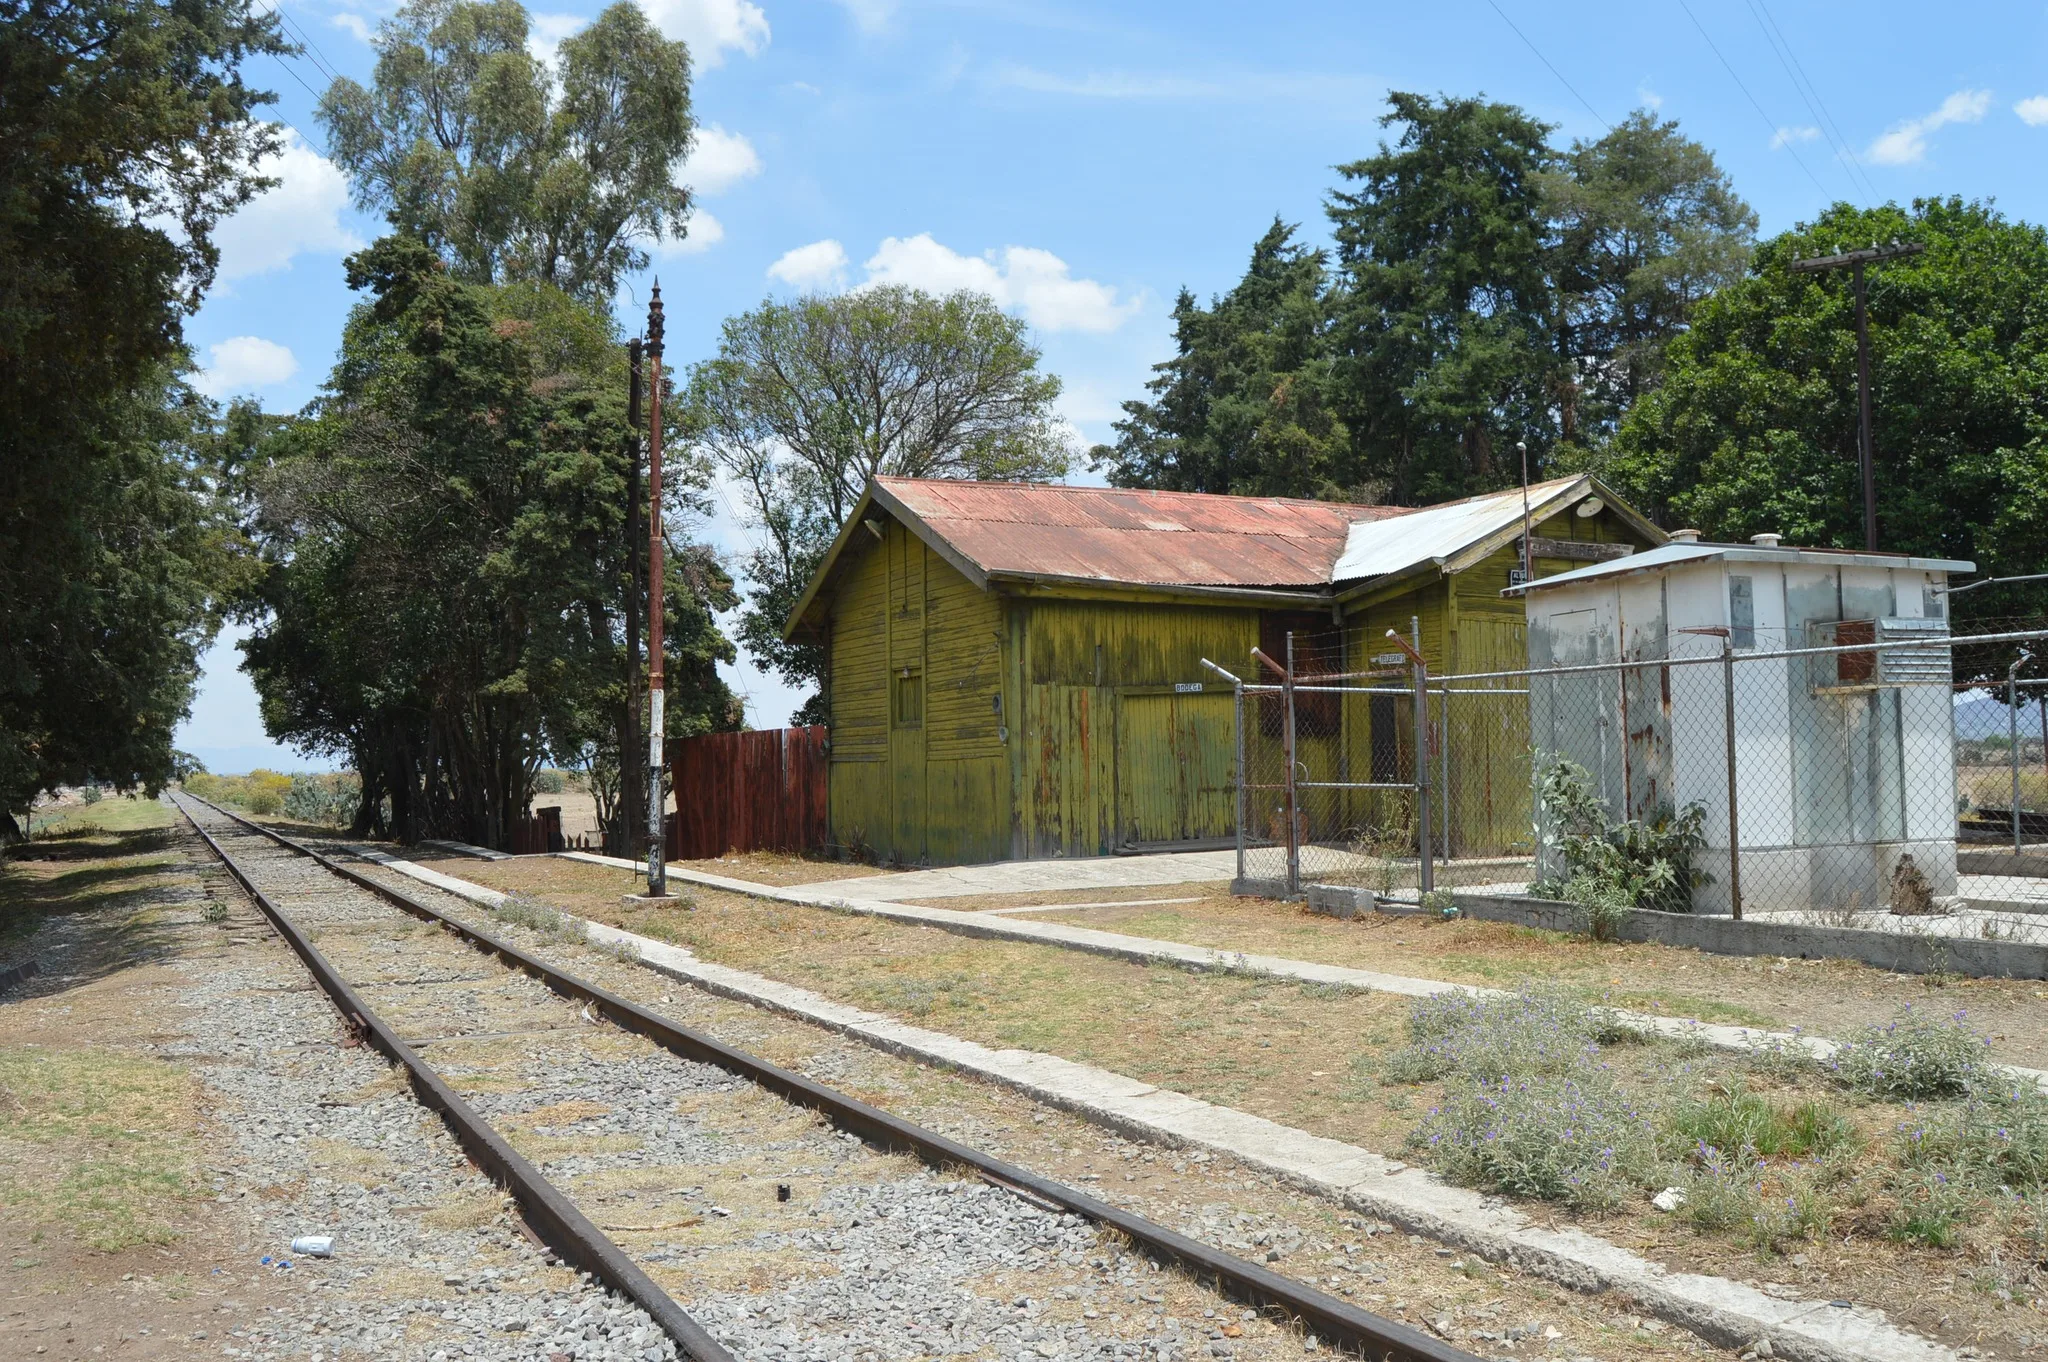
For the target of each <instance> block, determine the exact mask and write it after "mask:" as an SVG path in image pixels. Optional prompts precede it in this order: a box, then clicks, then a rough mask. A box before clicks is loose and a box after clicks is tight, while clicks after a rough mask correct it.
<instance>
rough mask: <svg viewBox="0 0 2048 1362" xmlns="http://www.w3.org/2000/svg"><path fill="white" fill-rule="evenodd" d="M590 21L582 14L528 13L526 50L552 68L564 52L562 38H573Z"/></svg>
mask: <svg viewBox="0 0 2048 1362" xmlns="http://www.w3.org/2000/svg"><path fill="white" fill-rule="evenodd" d="M589 22H590V21H589V20H588V19H586V18H584V17H583V16H582V15H580V14H531V15H528V16H527V26H526V50H527V52H528V53H529V54H531V56H532V57H533V59H534V60H535V61H537V62H539V63H540V64H541V65H542V66H546V67H549V68H552V67H553V66H554V64H555V59H556V58H557V57H559V56H560V55H561V53H562V39H564V38H573V37H574V36H576V34H577V33H578V32H579V31H580V30H581V29H582V28H583V26H584V25H585V24H587V23H589Z"/></svg>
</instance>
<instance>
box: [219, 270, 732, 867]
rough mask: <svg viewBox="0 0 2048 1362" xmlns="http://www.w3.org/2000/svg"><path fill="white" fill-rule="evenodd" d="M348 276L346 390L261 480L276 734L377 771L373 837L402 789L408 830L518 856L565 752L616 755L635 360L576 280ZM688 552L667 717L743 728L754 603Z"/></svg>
mask: <svg viewBox="0 0 2048 1362" xmlns="http://www.w3.org/2000/svg"><path fill="white" fill-rule="evenodd" d="M349 279H350V283H351V285H352V286H354V287H356V288H358V289H361V290H363V291H365V292H366V293H367V294H368V295H369V297H368V299H367V300H366V301H365V302H363V303H361V304H359V305H358V306H357V308H356V309H355V311H354V312H353V313H352V315H351V317H350V319H349V323H348V326H347V329H346V331H345V333H344V336H343V343H342V353H341V357H340V360H339V361H338V363H337V364H336V366H335V370H334V373H333V376H332V377H331V378H330V380H329V383H328V385H327V390H326V392H325V394H324V395H323V396H322V398H321V399H320V400H319V401H318V402H317V403H315V405H314V407H313V408H312V409H311V410H310V412H309V414H308V416H307V417H306V418H305V419H304V420H301V421H298V422H295V423H293V424H292V425H290V426H289V427H287V428H286V429H284V430H282V431H280V432H278V433H277V434H276V435H275V436H274V437H273V438H272V439H271V440H270V441H269V442H268V444H267V446H266V447H265V451H264V452H265V455H266V457H265V459H264V460H263V468H262V471H261V472H259V473H256V474H254V475H253V477H252V479H251V492H252V496H253V499H254V508H253V509H254V520H255V523H256V525H257V526H258V529H259V531H260V533H261V534H262V537H263V540H264V544H265V551H266V559H267V561H268V562H269V564H270V570H269V572H268V573H267V575H266V577H265V579H264V581H263V582H262V584H261V586H260V588H259V590H258V592H257V593H256V595H255V597H254V598H253V600H252V602H251V606H252V611H253V612H255V613H258V614H260V616H261V617H262V623H261V624H260V625H259V627H258V628H257V629H256V631H255V632H254V634H253V636H252V637H251V639H250V640H249V641H248V643H247V644H246V645H245V648H246V652H247V669H248V670H249V672H250V673H251V675H252V676H253V678H254V679H255V682H256V685H257V689H258V693H259V695H260V696H261V697H262V700H263V705H264V717H265V723H266V726H267V727H268V728H269V729H270V731H271V733H272V734H273V735H274V736H276V737H279V738H283V739H287V740H289V741H292V742H294V743H296V744H298V745H300V746H303V747H309V748H314V749H319V750H327V751H334V752H346V753H347V754H348V755H349V756H350V757H351V758H352V759H353V760H354V763H355V765H356V768H357V770H358V771H359V772H360V773H361V775H362V777H363V807H362V810H361V812H360V813H359V816H358V819H357V823H358V826H359V827H361V828H363V829H364V830H373V829H377V828H378V827H379V825H380V823H381V822H382V821H383V809H384V803H385V801H387V800H388V801H389V806H390V817H389V830H390V831H392V832H395V833H396V834H397V835H399V836H400V837H401V838H404V839H407V840H410V839H413V838H417V837H419V836H423V835H434V834H436V833H439V834H443V835H452V836H457V837H462V838H464V839H467V840H471V841H477V842H481V843H484V844H485V845H493V846H503V845H506V844H507V842H508V840H509V837H510V831H511V826H512V820H513V819H514V818H516V817H517V816H518V815H520V814H521V813H522V812H524V810H525V809H526V808H527V806H528V804H529V802H530V798H531V792H532V781H533V777H534V774H535V772H537V771H538V770H539V769H540V767H541V766H542V765H543V764H544V763H545V762H548V761H549V760H550V759H552V760H553V761H554V762H556V763H567V762H571V761H574V762H578V763H579V764H585V765H588V764H589V763H590V762H591V761H592V760H593V759H594V758H593V754H594V752H596V751H597V750H598V749H602V748H603V747H604V745H605V744H607V743H610V744H612V745H613V751H612V753H611V755H610V760H611V761H613V762H614V763H615V762H616V759H617V758H616V740H615V734H616V729H615V727H614V725H615V723H616V719H617V715H618V711H619V706H620V704H621V703H622V700H623V689H622V687H623V680H624V657H623V650H622V647H621V640H620V635H621V618H622V611H623V606H624V601H625V593H626V591H627V590H628V589H629V587H628V583H629V581H630V572H631V568H630V562H629V560H628V558H627V549H626V545H625V543H624V538H625V536H624V533H623V526H624V516H625V479H626V470H627V463H626V459H627V455H626V453H625V441H624V438H623V437H624V434H625V425H624V390H625V367H624V357H623V352H622V350H621V347H620V346H619V345H618V343H617V339H616V337H615V336H613V335H612V329H611V323H610V322H609V320H608V318H607V317H605V316H604V315H603V314H601V313H599V312H597V311H595V310H594V309H592V308H590V307H588V306H586V305H583V304H581V303H578V302H577V301H576V300H574V299H572V298H570V297H568V296H567V295H566V294H563V293H562V292H561V291H559V290H557V289H554V288H552V287H550V286H547V285H544V284H515V285H509V286H502V287H496V288H493V287H488V286H483V285H475V284H468V283H465V282H463V281H461V280H458V279H456V278H453V277H452V276H451V274H450V272H449V271H448V270H447V269H446V268H445V266H444V265H443V263H442V262H441V261H440V259H439V258H438V257H437V256H436V255H435V254H434V253H433V252H432V251H431V250H429V249H428V248H427V247H426V246H425V245H423V244H421V243H419V242H415V241H412V240H409V239H406V238H387V239H385V240H384V241H381V242H379V243H377V244H376V245H375V246H373V247H371V248H370V249H369V250H366V251H364V252H362V253H360V254H359V255H356V256H354V257H352V258H351V259H350V261H349ZM678 474H679V476H678V488H677V491H678V496H677V501H676V507H677V508H678V509H681V508H682V507H683V506H684V504H685V502H686V500H687V498H688V497H689V495H690V494H691V492H692V490H693V480H692V478H691V476H690V469H689V467H688V465H683V466H682V467H680V468H679V469H678ZM695 487H696V488H697V489H699V490H701V479H697V480H695ZM670 528H671V530H672V531H673V528H674V526H673V523H671V527H670ZM673 553H674V566H673V568H672V569H671V571H670V572H669V574H668V581H667V583H666V591H667V595H666V601H667V603H668V610H669V618H670V627H669V633H668V650H667V653H666V659H667V670H668V676H669V695H670V697H671V700H670V705H669V710H668V720H667V723H668V732H669V734H670V735H672V736H686V735H688V734H691V733H695V732H704V731H708V730H710V729H714V728H728V727H731V726H733V725H734V724H735V723H737V721H738V712H737V706H736V704H735V702H734V699H733V697H732V695H731V693H730V692H729V691H728V690H727V689H726V687H725V686H724V684H723V682H721V681H720V680H719V678H718V675H717V670H716V666H717V663H718V662H720V661H723V660H729V659H730V658H731V656H732V649H731V645H730V644H728V643H727V642H726V641H725V639H724V638H723V637H722V636H721V635H720V634H719V633H718V630H717V627H716V624H715V622H714V619H713V612H714V611H716V610H720V609H726V608H730V607H731V606H732V605H734V604H736V603H737V601H736V597H735V596H734V594H733V590H732V584H731V581H730V579H729V578H728V577H726V576H725V575H724V574H723V572H721V571H720V570H719V569H718V567H717V565H716V563H715V562H714V561H713V560H712V559H711V557H710V555H709V554H708V553H707V552H706V551H704V550H703V549H701V548H698V547H695V546H691V545H689V544H686V543H681V542H676V543H675V544H674V549H673Z"/></svg>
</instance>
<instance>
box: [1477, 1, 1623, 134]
mask: <svg viewBox="0 0 2048 1362" xmlns="http://www.w3.org/2000/svg"><path fill="white" fill-rule="evenodd" d="M1486 3H1487V4H1488V5H1491V6H1492V7H1493V12H1494V13H1495V14H1498V15H1499V16H1500V21H1501V22H1502V23H1504V24H1506V25H1507V26H1508V27H1509V28H1510V29H1513V30H1514V34H1515V36H1516V37H1517V38H1520V39H1521V40H1522V45H1523V46H1524V47H1527V48H1528V49H1529V50H1530V51H1531V52H1534V53H1535V54H1536V60H1537V61H1540V62H1542V63H1543V65H1544V67H1545V68H1546V69H1548V70H1549V72H1550V74H1551V75H1553V76H1556V77H1557V83H1558V84H1559V85H1562V86H1564V88H1565V89H1567V90H1570V91H1571V92H1572V98H1573V99H1576V100H1577V101H1579V103H1580V104H1581V105H1583V106H1584V107H1585V110H1586V112H1587V113H1589V114H1591V115H1593V121H1594V122H1596V123H1598V124H1599V125H1600V126H1601V127H1603V128H1605V129H1607V131H1609V132H1613V131H1614V125H1613V124H1612V123H1610V122H1608V121H1607V120H1606V119H1604V118H1602V117H1601V116H1600V111H1599V110H1598V109H1596V108H1594V107H1593V105H1592V104H1591V102H1589V101H1588V100H1587V98H1586V97H1585V96H1584V95H1582V94H1580V93H1579V90H1578V87H1577V86H1575V85H1573V84H1572V83H1571V82H1570V81H1568V80H1566V79H1565V78H1564V72H1562V71H1560V70H1558V69H1557V68H1556V67H1555V66H1552V65H1551V64H1550V58H1548V57H1546V56H1544V55H1543V49H1542V48H1540V47H1538V46H1536V44H1535V43H1533V42H1531V41H1530V40H1529V35H1528V34H1526V33H1524V32H1522V30H1521V28H1520V27H1519V26H1517V25H1516V23H1515V21H1514V20H1513V19H1510V18H1508V13H1507V11H1506V10H1504V9H1502V8H1501V7H1500V5H1499V3H1498V0H1486Z"/></svg>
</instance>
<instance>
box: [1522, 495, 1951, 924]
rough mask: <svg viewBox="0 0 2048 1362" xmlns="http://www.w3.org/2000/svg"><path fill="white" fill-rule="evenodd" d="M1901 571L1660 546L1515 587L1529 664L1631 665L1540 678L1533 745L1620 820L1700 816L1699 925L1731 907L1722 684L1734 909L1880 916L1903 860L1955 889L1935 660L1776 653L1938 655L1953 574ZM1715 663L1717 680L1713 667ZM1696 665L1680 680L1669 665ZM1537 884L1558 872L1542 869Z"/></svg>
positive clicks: (1942, 567) (1897, 564)
mask: <svg viewBox="0 0 2048 1362" xmlns="http://www.w3.org/2000/svg"><path fill="white" fill-rule="evenodd" d="M1974 568H1975V565H1974V564H1971V563H1965V562H1951V561H1946V560H1942V559H1930V558H1910V557H1906V556H1903V555H1898V554H1883V553H1860V552H1853V551H1844V550H1837V549H1797V548H1786V547H1782V546H1781V545H1780V544H1779V542H1778V536H1776V535H1758V536H1756V538H1755V539H1754V540H1753V541H1752V542H1750V543H1748V544H1708V543H1701V542H1699V540H1698V536H1697V534H1696V533H1694V532H1688V531H1683V530H1681V531H1679V532H1678V533H1677V534H1676V535H1674V536H1673V542H1671V543H1669V544H1666V545H1663V546H1661V547H1659V548H1654V549H1650V550H1648V551H1646V552H1643V553H1638V554H1634V555H1632V556H1630V557H1627V558H1622V559H1617V560H1615V561H1612V562H1606V563H1595V564H1593V565H1591V566H1588V567H1583V568H1579V569H1577V570H1575V571H1571V572H1565V573H1560V574H1558V575H1557V576H1554V577H1544V578H1540V579H1538V580H1537V581H1535V582H1532V583H1529V584H1528V585H1526V586H1520V587H1514V588H1510V590H1512V591H1518V592H1522V593H1525V596H1526V601H1527V610H1528V623H1529V664H1530V666H1532V667H1538V668H1541V667H1546V666H1560V667H1561V666H1569V665H1574V664H1588V663H1603V662H1634V661H1642V662H1646V663H1652V664H1655V665H1648V666H1642V667H1630V668H1625V669H1621V670H1619V671H1617V672H1586V673H1578V674H1575V675H1567V676H1560V677H1556V678H1537V679H1535V680H1534V681H1532V684H1531V686H1530V697H1529V699H1530V722H1531V728H1530V738H1531V745H1532V746H1533V748H1534V749H1535V752H1536V754H1537V761H1538V769H1539V770H1541V769H1542V766H1543V764H1544V761H1545V759H1546V758H1547V757H1550V756H1560V757H1567V758H1570V759H1571V760H1573V761H1576V762H1578V763H1579V764H1580V765H1582V766H1584V767H1585V768H1586V769H1587V770H1588V771H1590V772H1592V773H1593V775H1594V778H1595V780H1596V781H1597V782H1598V784H1599V786H1600V789H1601V792H1602V794H1603V795H1604V796H1605V797H1606V800H1607V803H1608V807H1609V808H1610V809H1611V810H1613V811H1614V812H1615V814H1616V815H1617V816H1627V817H1634V818H1649V817H1652V816H1654V814H1655V813H1656V811H1657V810H1659V809H1660V808H1683V807H1685V806H1686V805H1688V804H1691V803H1694V802H1698V803H1699V804H1700V805H1702V806H1703V807H1704V808H1705V810H1706V824H1705V835H1706V838H1707V842H1708V847H1707V849H1706V850H1705V851H1704V852H1703V853H1702V854H1701V855H1700V857H1699V858H1698V860H1697V862H1696V864H1697V865H1698V866H1699V868H1701V869H1702V870H1704V871H1706V873H1707V874H1709V875H1711V876H1712V877H1713V882H1712V883H1710V884H1706V885H1703V886H1700V887H1699V888H1698V889H1697V890H1696V891H1695V894H1694V908H1695V911H1699V912H1706V913H1726V912H1727V911H1728V908H1729V879H1730V877H1729V873H1728V871H1729V862H1728V844H1729V836H1728V826H1729V819H1728V805H1729V759H1730V751H1729V748H1730V743H1729V736H1728V723H1727V720H1726V715H1727V713H1728V694H1729V692H1728V686H1727V682H1726V680H1725V679H1724V678H1725V677H1726V676H1728V675H1729V674H1730V672H1731V671H1732V675H1733V678H1734V685H1733V694H1734V715H1735V721H1734V742H1733V749H1734V750H1733V759H1734V770H1735V792H1736V793H1735V799H1736V825H1737V831H1738V834H1739V839H1740V843H1741V872H1742V874H1741V882H1742V901H1743V906H1744V908H1745V910H1754V911H1771V910H1781V909H1806V908H1857V907H1860V908H1881V907H1883V906H1884V905H1885V904H1886V903H1887V901H1888V898H1889V895H1890V892H1891V884H1892V878H1893V874H1894V871H1895V869H1896V867H1897V865H1898V862H1899V859H1900V857H1901V856H1902V855H1906V854H1910V855H1911V856H1912V857H1913V860H1914V864H1915V865H1916V866H1917V867H1918V868H1919V870H1920V872H1921V873H1922V875H1924V876H1925V878H1926V881H1927V884H1928V887H1929V889H1930V890H1931V891H1932V892H1933V893H1934V894H1937V895H1950V894H1954V893H1955V892H1956V804H1955V798H1956V784H1955V743H1954V734H1955V723H1954V707H1953V702H1952V691H1951V687H1950V685H1949V680H1950V674H1951V671H1950V658H1949V652H1948V649H1947V648H1946V647H1945V646H1939V647H1924V648H1904V649H1874V650H1872V651H1870V652H1861V651H1857V652H1849V653H1836V654H1824V655H1806V656H1790V657H1788V656H1783V655H1782V654H1784V653H1785V652H1787V651H1788V650H1796V649H1810V648H1821V647H1838V646H1844V645H1850V644H1857V643H1871V642H1891V641H1895V640H1910V639H1916V638H1927V637H1929V636H1930V635H1935V636H1939V637H1943V638H1945V637H1946V636H1947V632H1948V624H1947V619H1946V615H1947V610H1946V605H1945V602H1946V595H1945V593H1944V588H1946V586H1947V585H1948V576H1949V574H1950V573H1952V572H1970V571H1974ZM1724 638H1725V639H1726V640H1727V643H1728V644H1729V645H1731V646H1732V648H1733V651H1734V662H1733V665H1732V668H1731V667H1729V666H1726V665H1725V664H1724V663H1723V662H1722V661H1721V660H1720V658H1721V653H1722V650H1723V646H1724V645H1723V640H1724ZM1691 658H1698V659H1713V660H1711V661H1694V662H1690V663H1686V662H1684V661H1683V659H1691ZM1542 869H1543V871H1544V873H1553V872H1554V871H1555V869H1556V867H1550V866H1545V867H1543V868H1542Z"/></svg>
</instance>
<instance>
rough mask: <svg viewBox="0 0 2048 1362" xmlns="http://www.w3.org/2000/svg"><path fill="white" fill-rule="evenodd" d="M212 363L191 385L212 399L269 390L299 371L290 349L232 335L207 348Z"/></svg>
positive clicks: (261, 339) (252, 338) (275, 343)
mask: <svg viewBox="0 0 2048 1362" xmlns="http://www.w3.org/2000/svg"><path fill="white" fill-rule="evenodd" d="M207 353H208V354H210V355H212V356H213V362H212V363H211V364H208V365H207V366H206V367H205V368H204V369H201V370H200V371H199V373H198V376H197V377H195V378H194V379H193V380H192V386H193V387H195V388H197V389H199V391H201V392H203V393H205V394H206V395H207V396H209V397H226V396H227V395H228V394H230V393H239V392H247V391H248V390H249V389H251V388H268V387H270V386H271V385H273V384H277V383H282V382H284V381H285V380H286V379H288V378H290V377H291V376H292V375H293V374H295V373H297V372H298V371H299V361H298V360H297V359H296V358H295V357H294V356H293V355H292V352H291V351H290V350H287V349H286V348H285V347H284V346H282V345H279V344H278V343H277V342H276V341H268V340H265V339H263V337H261V336H230V337H229V338H228V339H226V340H224V341H222V342H221V343H220V344H219V345H211V346H208V347H207Z"/></svg>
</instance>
